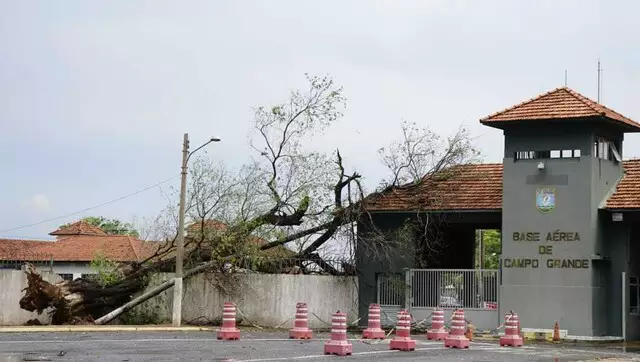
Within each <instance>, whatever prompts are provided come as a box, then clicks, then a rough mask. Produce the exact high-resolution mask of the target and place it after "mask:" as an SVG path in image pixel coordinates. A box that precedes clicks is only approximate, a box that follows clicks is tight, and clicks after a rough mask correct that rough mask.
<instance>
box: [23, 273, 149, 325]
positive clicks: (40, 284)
mask: <svg viewBox="0 0 640 362" xmlns="http://www.w3.org/2000/svg"><path fill="white" fill-rule="evenodd" d="M26 273H27V280H28V285H27V287H26V288H25V289H24V290H23V291H24V292H25V295H24V296H23V297H22V298H21V299H20V308H22V309H24V310H27V311H30V312H33V311H36V312H38V314H41V313H42V312H43V311H45V310H47V309H50V310H51V311H50V314H51V323H52V324H66V323H70V324H85V323H92V322H93V319H94V318H96V317H97V316H101V315H104V314H106V313H109V312H110V311H112V310H113V309H115V308H117V307H119V306H121V305H122V304H124V303H126V302H127V301H129V300H130V299H131V296H132V295H135V294H136V293H138V292H139V291H140V290H142V289H143V288H144V287H145V286H146V282H145V278H132V279H124V280H122V281H121V282H119V283H117V284H115V285H113V286H106V287H103V286H100V285H99V284H98V283H96V282H94V281H91V280H86V279H76V280H73V281H69V280H65V281H62V282H59V283H55V284H51V283H49V282H47V281H45V280H43V279H42V277H41V276H40V274H39V273H38V272H37V271H36V270H34V268H33V267H32V266H28V267H27V270H26Z"/></svg>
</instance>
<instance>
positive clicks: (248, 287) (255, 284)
mask: <svg viewBox="0 0 640 362" xmlns="http://www.w3.org/2000/svg"><path fill="white" fill-rule="evenodd" d="M58 270H62V269H58ZM58 270H56V272H57V271H58ZM42 274H43V278H44V279H45V280H47V281H49V282H58V281H60V280H61V279H60V277H59V276H58V275H57V274H51V273H48V272H42ZM172 277H173V274H169V273H165V274H158V275H155V276H154V277H153V279H152V282H151V283H150V286H149V288H153V287H154V286H155V285H158V284H160V283H162V281H165V280H169V278H172ZM234 281H235V282H237V283H234V284H233V286H229V285H228V283H229V281H227V282H224V283H222V285H223V286H224V287H225V288H226V289H227V290H229V294H225V293H224V292H221V291H220V288H218V287H216V286H215V285H214V284H215V281H213V276H212V275H207V274H200V275H197V276H195V277H193V278H190V279H187V280H186V281H185V290H184V299H183V304H182V306H183V309H182V316H183V320H184V321H185V322H190V321H193V320H195V319H196V318H200V317H203V319H205V320H206V319H209V320H214V319H216V318H219V317H221V315H222V305H223V303H224V302H226V301H230V302H234V303H236V304H237V306H238V309H239V311H240V312H242V313H243V314H244V317H243V319H244V322H243V324H251V323H255V324H257V325H259V326H264V327H275V326H279V325H282V327H287V328H288V327H291V326H292V325H293V317H294V315H295V311H296V303H297V302H299V301H300V302H306V303H307V305H308V307H309V325H310V327H311V328H328V327H329V325H327V324H325V322H326V323H331V315H332V314H333V313H334V312H336V311H337V310H340V311H341V312H345V313H347V317H348V320H349V321H354V320H356V319H357V318H358V282H357V278H355V277H333V276H318V275H287V274H236V275H235V276H234ZM26 285H27V279H26V274H25V273H24V272H22V271H17V270H0V325H20V324H23V323H25V322H26V321H27V320H29V319H32V318H36V317H37V315H36V313H28V312H26V311H24V310H22V309H20V305H19V301H20V298H21V297H22V289H23V288H24V287H26ZM172 305H173V289H172V288H171V289H169V290H166V291H164V292H163V293H161V294H160V295H158V296H156V297H155V298H152V299H151V300H149V301H147V302H145V303H144V304H142V305H141V306H138V307H137V308H135V309H134V311H145V312H147V313H152V314H155V315H157V317H158V318H159V320H160V322H167V321H171V308H172ZM314 314H316V315H317V317H316V316H314ZM238 315H239V316H241V317H242V315H241V314H240V313H238ZM39 319H40V321H41V322H43V323H48V322H49V320H48V318H46V315H45V314H43V315H42V316H40V318H39ZM247 322H250V323H247ZM285 322H286V323H285ZM283 323H284V324H283Z"/></svg>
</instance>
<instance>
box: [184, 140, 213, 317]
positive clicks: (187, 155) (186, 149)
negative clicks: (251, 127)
mask: <svg viewBox="0 0 640 362" xmlns="http://www.w3.org/2000/svg"><path fill="white" fill-rule="evenodd" d="M211 142H220V139H219V138H215V137H212V138H211V139H210V140H209V141H207V142H206V143H205V144H203V145H202V146H200V147H198V148H196V149H195V150H193V151H192V152H189V134H188V133H185V134H184V141H183V143H182V175H181V179H180V210H179V215H178V245H176V275H175V277H174V284H173V326H174V327H180V324H181V323H182V276H183V268H182V264H183V262H184V208H185V206H184V204H185V198H186V196H185V195H186V189H187V162H188V161H189V158H190V157H191V155H193V154H194V153H196V152H197V151H198V150H199V149H201V148H203V147H204V146H206V145H208V144H209V143H211Z"/></svg>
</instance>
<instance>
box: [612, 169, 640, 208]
mask: <svg viewBox="0 0 640 362" xmlns="http://www.w3.org/2000/svg"><path fill="white" fill-rule="evenodd" d="M624 169H625V175H624V177H623V178H622V180H621V181H620V182H619V183H618V185H617V186H616V191H615V192H614V194H613V195H611V197H609V200H607V204H606V208H607V209H640V159H635V160H629V161H624Z"/></svg>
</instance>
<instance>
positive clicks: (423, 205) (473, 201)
mask: <svg viewBox="0 0 640 362" xmlns="http://www.w3.org/2000/svg"><path fill="white" fill-rule="evenodd" d="M623 166H624V168H625V175H624V177H623V178H622V180H621V181H620V182H619V183H618V185H617V187H616V191H615V192H614V194H613V195H612V196H611V197H610V198H609V200H608V201H607V203H606V208H608V209H640V159H635V160H628V161H624V162H623ZM502 174H503V166H502V164H480V165H462V166H457V167H456V168H455V171H453V172H451V173H449V174H448V176H447V177H444V178H441V179H439V180H438V179H437V178H433V179H431V180H429V179H425V180H423V182H422V183H420V184H418V185H407V186H400V187H396V188H393V189H390V190H387V191H386V192H383V193H380V194H375V195H372V196H371V197H369V198H368V201H367V204H368V206H367V207H368V209H369V211H418V210H422V211H453V210H460V211H463V210H479V211H480V210H482V211H493V210H495V211H501V210H502Z"/></svg>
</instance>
